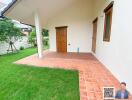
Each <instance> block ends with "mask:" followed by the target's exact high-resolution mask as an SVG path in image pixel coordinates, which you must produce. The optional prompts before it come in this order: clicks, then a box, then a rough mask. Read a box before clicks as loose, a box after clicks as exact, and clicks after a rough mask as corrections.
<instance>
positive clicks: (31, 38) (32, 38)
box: [28, 29, 37, 47]
mask: <svg viewBox="0 0 132 100" xmlns="http://www.w3.org/2000/svg"><path fill="white" fill-rule="evenodd" d="M28 41H29V42H30V43H31V44H32V45H33V46H34V47H35V46H37V41H36V31H35V29H33V30H32V32H30V34H29V36H28Z"/></svg>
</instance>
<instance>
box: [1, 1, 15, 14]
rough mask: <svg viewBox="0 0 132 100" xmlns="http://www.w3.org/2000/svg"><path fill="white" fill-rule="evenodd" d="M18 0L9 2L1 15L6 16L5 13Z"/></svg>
mask: <svg viewBox="0 0 132 100" xmlns="http://www.w3.org/2000/svg"><path fill="white" fill-rule="evenodd" d="M17 1H18V0H12V2H11V3H9V4H8V6H7V7H6V8H5V9H4V10H3V11H2V12H1V16H4V14H5V13H6V12H7V11H8V10H9V9H10V8H11V7H12V6H13V5H14V4H15V3H16V2H17Z"/></svg>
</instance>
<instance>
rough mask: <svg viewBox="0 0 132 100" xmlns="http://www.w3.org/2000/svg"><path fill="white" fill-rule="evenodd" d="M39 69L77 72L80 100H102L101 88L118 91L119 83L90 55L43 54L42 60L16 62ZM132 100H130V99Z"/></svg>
mask: <svg viewBox="0 0 132 100" xmlns="http://www.w3.org/2000/svg"><path fill="white" fill-rule="evenodd" d="M16 63H17V64H27V65H33V66H39V67H44V66H48V67H53V68H56V67H57V68H64V69H72V70H78V71H79V86H80V100H103V96H102V89H103V87H106V86H108V87H115V88H116V90H117V89H119V85H120V84H119V81H118V80H117V79H116V78H115V77H114V76H113V75H112V74H111V72H110V71H109V70H107V69H106V67H104V66H103V65H102V64H101V63H100V62H99V61H98V60H97V59H96V58H95V57H94V56H93V55H92V54H91V53H64V54H62V53H56V52H44V57H43V59H38V57H37V55H36V54H35V55H32V56H29V57H27V58H24V59H21V60H19V61H17V62H16ZM131 100H132V99H131Z"/></svg>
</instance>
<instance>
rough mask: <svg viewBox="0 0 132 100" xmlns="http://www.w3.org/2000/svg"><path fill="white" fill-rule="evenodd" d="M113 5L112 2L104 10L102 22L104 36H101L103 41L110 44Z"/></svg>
mask: <svg viewBox="0 0 132 100" xmlns="http://www.w3.org/2000/svg"><path fill="white" fill-rule="evenodd" d="M113 5H114V1H112V2H111V3H110V4H109V5H108V6H107V7H106V8H105V9H104V13H105V20H104V35H103V41H106V42H110V36H111V26H112V14H113ZM107 16H110V23H109V24H110V25H109V32H108V33H107V27H108V26H107Z"/></svg>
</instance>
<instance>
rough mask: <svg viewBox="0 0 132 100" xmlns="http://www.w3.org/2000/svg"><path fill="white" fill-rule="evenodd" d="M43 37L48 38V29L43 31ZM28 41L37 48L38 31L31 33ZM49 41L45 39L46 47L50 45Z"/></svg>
mask: <svg viewBox="0 0 132 100" xmlns="http://www.w3.org/2000/svg"><path fill="white" fill-rule="evenodd" d="M42 36H43V37H48V36H49V31H48V30H46V29H43V30H42ZM28 40H29V42H30V43H31V44H32V45H33V46H37V41H36V40H37V39H36V30H35V29H33V30H32V32H30V34H29V37H28ZM48 41H49V39H44V41H43V43H44V45H48Z"/></svg>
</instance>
